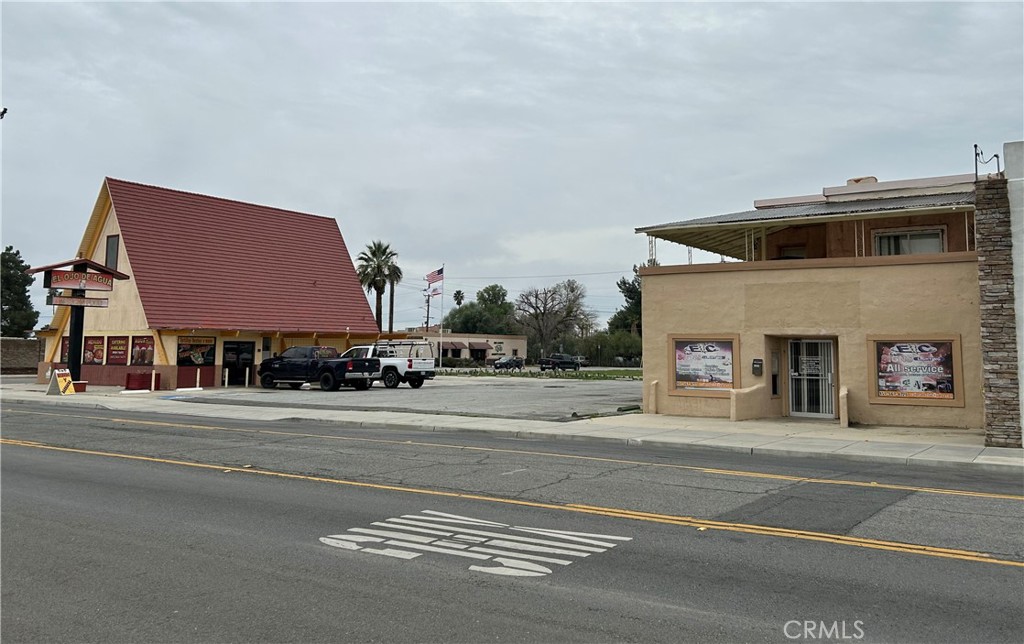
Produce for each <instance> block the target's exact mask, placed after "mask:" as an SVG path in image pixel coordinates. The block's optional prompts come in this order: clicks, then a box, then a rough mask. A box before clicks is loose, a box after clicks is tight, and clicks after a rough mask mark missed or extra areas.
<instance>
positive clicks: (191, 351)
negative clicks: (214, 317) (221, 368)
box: [178, 335, 217, 367]
mask: <svg viewBox="0 0 1024 644" xmlns="http://www.w3.org/2000/svg"><path fill="white" fill-rule="evenodd" d="M216 350H217V338H213V337H197V336H184V335H183V336H179V337H178V366H179V367H202V366H206V365H212V364H214V356H215V353H216Z"/></svg>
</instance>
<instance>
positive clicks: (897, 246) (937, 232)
mask: <svg viewBox="0 0 1024 644" xmlns="http://www.w3.org/2000/svg"><path fill="white" fill-rule="evenodd" d="M945 251H946V235H945V231H943V230H942V229H938V228H936V229H930V230H922V229H916V230H887V231H880V232H876V233H875V255H922V254H927V253H943V252H945Z"/></svg>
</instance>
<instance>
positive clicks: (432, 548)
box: [386, 540, 490, 559]
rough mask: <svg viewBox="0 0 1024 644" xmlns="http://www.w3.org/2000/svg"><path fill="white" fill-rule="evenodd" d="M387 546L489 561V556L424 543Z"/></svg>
mask: <svg viewBox="0 0 1024 644" xmlns="http://www.w3.org/2000/svg"><path fill="white" fill-rule="evenodd" d="M386 543H387V544H388V545H389V546H402V547H403V548H412V549H413V550H426V551H427V552H440V553H443V554H446V555H455V556H456V557H469V558H470V559H490V556H488V555H483V554H480V553H478V552H465V551H464V550H452V549H451V548H438V547H435V546H428V545H427V544H425V543H410V542H408V541H394V540H392V541H388V542H386Z"/></svg>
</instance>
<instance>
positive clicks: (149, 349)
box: [132, 335, 153, 365]
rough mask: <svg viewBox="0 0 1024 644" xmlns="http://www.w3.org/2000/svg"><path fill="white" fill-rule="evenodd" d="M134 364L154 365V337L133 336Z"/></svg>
mask: <svg viewBox="0 0 1024 644" xmlns="http://www.w3.org/2000/svg"><path fill="white" fill-rule="evenodd" d="M132 364H133V365H151V364H153V336H151V335H135V336H132Z"/></svg>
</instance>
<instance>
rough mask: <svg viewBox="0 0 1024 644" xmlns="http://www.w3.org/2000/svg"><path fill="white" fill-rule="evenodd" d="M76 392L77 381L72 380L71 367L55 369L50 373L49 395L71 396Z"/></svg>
mask: <svg viewBox="0 0 1024 644" xmlns="http://www.w3.org/2000/svg"><path fill="white" fill-rule="evenodd" d="M74 393H75V383H74V382H72V381H71V370H70V369H54V370H53V372H52V373H51V374H50V386H49V387H47V388H46V395H47V396H57V395H60V396H71V395H74Z"/></svg>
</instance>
